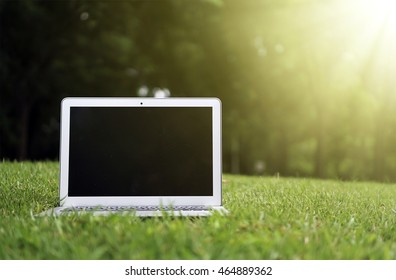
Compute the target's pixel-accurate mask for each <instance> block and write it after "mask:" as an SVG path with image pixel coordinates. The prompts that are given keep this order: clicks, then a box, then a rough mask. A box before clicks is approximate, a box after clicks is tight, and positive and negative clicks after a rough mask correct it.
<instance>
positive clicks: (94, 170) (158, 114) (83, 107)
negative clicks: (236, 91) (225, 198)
mask: <svg viewBox="0 0 396 280" xmlns="http://www.w3.org/2000/svg"><path fill="white" fill-rule="evenodd" d="M221 175H222V165H221V102H220V100H219V99H217V98H113V97H111V98H110V97H109V98H96V97H87V98H85V97H84V98H82V97H80V98H65V99H64V100H63V101H62V104H61V138H60V188H59V196H60V206H59V207H56V208H54V209H50V210H47V211H46V212H44V213H43V214H44V215H48V214H50V215H61V214H73V213H92V214H93V215H107V214H112V213H117V214H125V215H130V214H132V215H137V216H162V215H175V216H180V215H181V216H208V215H211V214H213V213H214V212H220V213H227V210H226V209H225V208H224V207H223V206H222V189H221V188H222V179H221V178H222V177H221Z"/></svg>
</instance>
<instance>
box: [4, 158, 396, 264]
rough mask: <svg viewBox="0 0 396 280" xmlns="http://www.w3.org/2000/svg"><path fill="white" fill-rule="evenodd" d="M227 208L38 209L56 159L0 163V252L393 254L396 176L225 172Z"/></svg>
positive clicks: (15, 255) (52, 200) (16, 255)
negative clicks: (93, 212)
mask: <svg viewBox="0 0 396 280" xmlns="http://www.w3.org/2000/svg"><path fill="white" fill-rule="evenodd" d="M224 179H225V180H226V182H225V184H224V188H223V197H224V204H225V206H226V207H227V208H228V209H229V210H230V211H231V214H230V215H229V216H219V215H216V216H212V217H209V218H171V217H165V218H152V219H140V218H137V217H129V216H128V217H126V216H117V215H111V216H107V217H93V216H90V215H83V216H69V217H59V218H53V217H35V216H34V214H37V213H39V212H41V211H42V210H44V209H46V208H49V207H52V206H55V205H56V203H57V200H58V164H57V163H53V162H46V163H27V162H25V163H10V162H3V163H0V259H396V185H394V184H393V185H392V184H379V183H364V182H362V183H358V182H341V181H331V180H316V179H295V178H273V177H262V178H260V177H244V176H231V175H225V176H224Z"/></svg>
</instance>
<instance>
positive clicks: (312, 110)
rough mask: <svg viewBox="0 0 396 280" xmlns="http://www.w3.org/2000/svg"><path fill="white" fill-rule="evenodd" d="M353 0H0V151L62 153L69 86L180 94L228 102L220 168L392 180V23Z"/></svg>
mask: <svg viewBox="0 0 396 280" xmlns="http://www.w3.org/2000/svg"><path fill="white" fill-rule="evenodd" d="M366 2H367V1H366ZM368 2H369V1H368ZM357 6H359V1H357V0H345V1H341V0H301V1H293V0H282V1H279V0H278V1H275V0H262V1H260V0H248V1H238V0H233V1H232V0H224V1H222V0H206V1H204V0H202V1H199V0H195V1H184V0H164V1H144V0H142V1H140V0H131V1H128V0H123V1H118V0H117V1H102V0H70V1H62V0H59V1H50V0H15V1H9V0H6V1H4V0H3V1H1V0H0V158H2V159H7V160H14V159H16V160H44V159H57V158H58V150H59V107H60V101H61V100H62V98H63V97H66V96H135V97H136V96H148V97H150V96H153V95H154V94H155V93H158V92H162V93H164V92H165V93H168V92H170V95H171V97H181V96H216V97H219V98H220V99H221V100H222V101H223V157H224V158H223V161H224V168H223V169H224V172H232V173H244V174H266V175H273V174H277V173H279V174H281V175H285V176H315V177H326V178H342V179H370V180H385V181H395V180H396V172H394V171H395V170H396V110H395V109H396V108H395V105H396V100H395V99H396V92H395V91H396V87H395V86H394V84H395V81H394V79H393V73H395V71H394V70H395V68H396V51H395V50H396V48H395V47H396V46H395V45H396V29H395V30H391V27H389V26H388V25H389V22H390V21H389V20H387V18H386V16H384V15H385V14H381V10H380V9H379V8H378V9H377V10H378V11H377V10H376V11H377V12H376V13H377V14H376V13H373V12H370V6H367V8H366V9H362V8H361V7H360V8H359V9H357V8H356V7H357ZM381 7H382V6H381ZM383 9H384V11H385V10H386V7H383ZM381 18H383V20H382V19H381ZM390 23H391V22H390ZM192 125H193V124H192Z"/></svg>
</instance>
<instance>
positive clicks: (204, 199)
mask: <svg viewBox="0 0 396 280" xmlns="http://www.w3.org/2000/svg"><path fill="white" fill-rule="evenodd" d="M142 106H145V107H211V108H212V139H213V141H212V143H213V144H212V151H213V159H212V160H213V184H212V188H213V195H212V196H194V197H190V196H150V197H144V196H143V197H142V196H140V197H137V196H104V197H103V196H101V197H99V196H84V197H76V196H68V180H69V147H70V146H69V144H70V143H69V141H70V111H71V110H70V108H72V107H142ZM221 175H222V163H221V101H220V100H219V99H218V98H134V97H67V98H65V99H63V100H62V103H61V136H60V183H59V185H60V187H59V196H60V206H65V207H75V206H98V205H110V206H111V205H116V206H131V205H133V206H143V205H205V206H221V204H222V197H221V195H222V192H221V188H222V179H221Z"/></svg>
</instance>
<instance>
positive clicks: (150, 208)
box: [61, 205, 211, 212]
mask: <svg viewBox="0 0 396 280" xmlns="http://www.w3.org/2000/svg"><path fill="white" fill-rule="evenodd" d="M210 209H211V208H210V207H208V206H203V205H187V206H186V205H183V206H76V207H68V208H65V209H62V210H61V212H73V211H86V212H90V211H91V212H93V211H110V212H115V211H203V210H210Z"/></svg>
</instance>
